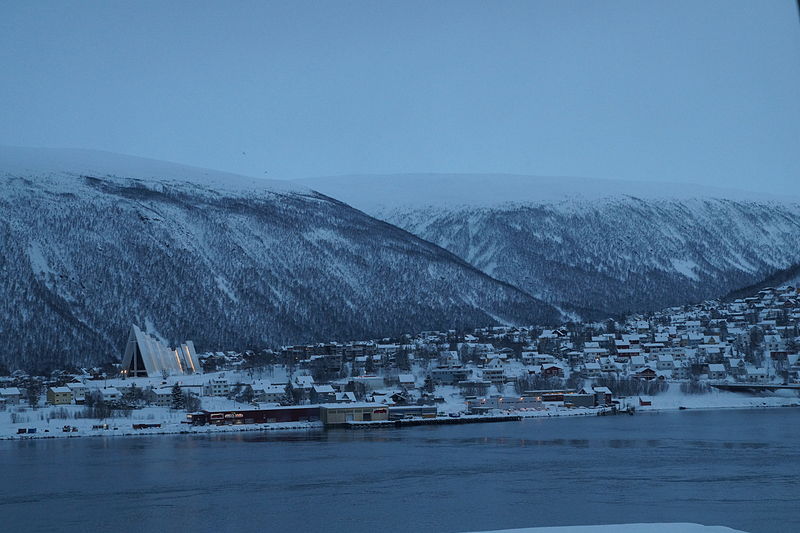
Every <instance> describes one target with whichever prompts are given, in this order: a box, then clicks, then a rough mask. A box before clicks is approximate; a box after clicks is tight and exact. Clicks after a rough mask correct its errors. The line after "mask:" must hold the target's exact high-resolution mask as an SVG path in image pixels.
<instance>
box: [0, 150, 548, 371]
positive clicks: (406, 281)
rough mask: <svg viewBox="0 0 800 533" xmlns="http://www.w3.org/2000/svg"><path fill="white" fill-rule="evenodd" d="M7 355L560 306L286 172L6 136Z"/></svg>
mask: <svg viewBox="0 0 800 533" xmlns="http://www.w3.org/2000/svg"><path fill="white" fill-rule="evenodd" d="M0 249H2V250H3V254H1V255H0V274H2V277H1V278H0V279H2V281H0V316H2V317H3V320H2V322H0V346H2V348H0V362H5V363H7V364H8V366H10V367H27V368H32V367H39V368H42V367H47V366H48V365H53V364H57V365H62V364H65V363H67V362H69V363H76V364H86V363H93V362H98V361H103V360H107V359H109V358H111V357H113V356H118V355H119V353H120V350H121V348H122V344H123V342H124V340H125V334H126V331H127V328H128V327H129V326H130V324H131V323H132V322H135V323H139V324H142V325H145V326H147V327H148V328H149V329H150V330H151V332H154V333H157V334H161V335H162V336H164V337H166V338H167V339H169V340H172V341H175V340H178V339H181V340H182V339H185V338H191V339H192V340H194V341H195V343H196V345H197V346H198V348H199V349H201V350H202V349H236V348H246V347H263V346H267V345H275V344H279V343H288V342H311V341H319V340H326V339H330V338H337V339H348V338H364V337H373V336H382V335H389V334H398V333H402V332H405V331H415V330H421V329H428V328H448V327H464V326H474V325H478V324H486V323H496V322H498V321H502V322H511V323H514V322H524V323H533V322H553V321H555V320H557V318H558V313H557V312H556V311H555V310H554V309H553V308H551V307H550V306H548V305H545V304H543V303H542V302H540V301H538V300H536V299H534V298H532V297H531V296H530V295H528V294H526V293H524V292H523V291H520V290H519V289H517V288H515V287H512V286H510V285H508V284H506V283H503V282H499V281H497V280H495V279H492V278H491V277H489V276H487V275H486V274H484V273H482V272H480V271H478V270H476V269H475V268H473V267H472V266H470V265H468V264H467V263H465V262H464V261H462V260H461V259H459V258H458V257H456V256H454V255H453V254H451V253H449V252H447V251H445V250H443V249H442V248H439V247H438V246H436V245H433V244H431V243H428V242H426V241H423V240H421V239H419V238H417V237H414V236H413V235H411V234H409V233H407V232H405V231H403V230H401V229H399V228H396V227H394V226H392V225H390V224H387V223H385V222H382V221H379V220H376V219H374V218H371V217H369V216H367V215H365V214H363V213H362V212H360V211H357V210H355V209H352V208H350V207H349V206H347V205H345V204H342V203H341V202H338V201H336V200H333V199H331V198H328V197H326V196H324V195H321V194H319V193H315V192H312V191H310V190H308V189H305V188H304V187H300V186H297V185H292V184H289V183H286V182H268V181H260V180H252V179H248V178H241V177H238V176H232V175H227V174H223V173H219V172H215V171H208V170H202V169H194V168H190V167H182V166H180V165H174V164H168V163H161V162H154V161H149V160H144V159H139V158H130V157H125V156H116V155H113V154H105V153H95V152H84V151H58V150H29V149H17V148H0Z"/></svg>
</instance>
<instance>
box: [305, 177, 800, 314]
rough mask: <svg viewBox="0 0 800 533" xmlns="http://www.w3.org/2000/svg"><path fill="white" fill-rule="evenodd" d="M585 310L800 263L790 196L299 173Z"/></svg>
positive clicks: (612, 309) (638, 302)
mask: <svg viewBox="0 0 800 533" xmlns="http://www.w3.org/2000/svg"><path fill="white" fill-rule="evenodd" d="M299 181H300V183H302V184H304V185H308V186H309V187H311V188H313V189H315V190H319V191H321V192H323V193H324V194H329V195H331V196H334V197H336V198H339V199H341V200H342V201H345V202H348V203H351V205H353V206H354V207H356V208H358V209H361V210H363V211H365V212H366V213H369V214H370V215H373V216H375V217H377V218H381V219H383V220H386V221H388V222H391V223H392V224H395V225H398V226H400V227H402V228H404V229H406V230H408V231H410V232H411V233H414V234H415V235H417V236H419V237H422V238H423V239H426V240H429V241H431V242H434V243H436V244H438V245H440V246H442V247H444V248H446V249H448V250H450V251H451V252H453V253H455V254H456V255H458V256H460V257H462V258H464V259H465V260H466V261H468V262H470V263H471V264H472V265H474V266H475V267H477V268H479V269H481V270H483V271H484V272H486V273H488V274H489V275H491V276H493V277H496V278H498V279H502V280H504V281H507V282H509V283H511V284H514V285H516V286H518V287H519V288H521V289H522V290H524V291H527V292H529V293H531V294H533V295H535V296H537V297H540V298H542V299H544V300H546V301H548V302H551V303H553V304H556V305H560V306H565V307H569V308H572V309H576V310H578V311H579V312H580V313H581V314H582V315H583V316H585V317H602V316H604V315H608V314H612V313H622V312H626V311H638V310H651V309H658V308H662V307H665V306H671V305H678V304H683V303H688V302H692V301H696V300H700V299H704V298H707V297H716V296H722V295H724V294H726V293H728V292H729V291H731V290H734V289H737V288H739V287H743V286H746V285H750V284H752V283H755V282H757V281H759V280H761V279H763V278H764V277H765V276H767V275H769V274H770V273H772V272H774V271H775V270H777V269H781V268H786V267H788V266H789V265H791V264H794V263H797V262H798V261H800V202H798V201H797V200H796V199H778V198H776V197H770V196H768V195H766V194H762V195H757V194H753V193H748V192H741V191H732V190H724V189H712V188H701V187H694V186H692V187H688V186H685V185H677V184H652V183H635V182H624V181H612V180H586V179H575V178H569V179H567V178H563V179H561V178H532V177H524V176H504V175H493V176H475V175H466V176H458V175H416V176H366V177H365V176H360V177H339V178H318V179H310V180H299Z"/></svg>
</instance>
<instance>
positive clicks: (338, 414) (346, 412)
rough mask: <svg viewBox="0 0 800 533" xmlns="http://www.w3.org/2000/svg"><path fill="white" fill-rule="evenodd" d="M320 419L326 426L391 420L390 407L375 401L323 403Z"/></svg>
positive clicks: (320, 409)
mask: <svg viewBox="0 0 800 533" xmlns="http://www.w3.org/2000/svg"><path fill="white" fill-rule="evenodd" d="M319 414H320V420H322V423H323V424H325V425H326V426H341V425H345V424H347V423H348V422H373V421H378V420H389V409H388V408H387V407H386V406H385V405H380V404H374V403H356V404H351V403H348V404H336V405H322V406H320V408H319Z"/></svg>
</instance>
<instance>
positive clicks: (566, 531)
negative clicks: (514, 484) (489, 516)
mask: <svg viewBox="0 0 800 533" xmlns="http://www.w3.org/2000/svg"><path fill="white" fill-rule="evenodd" d="M476 533H477V532H476ZM484 533H745V532H744V531H741V530H738V529H731V528H729V527H725V526H703V525H700V524H688V523H674V524H664V523H661V524H613V525H605V526H563V527H530V528H522V529H503V530H498V531H487V532H484Z"/></svg>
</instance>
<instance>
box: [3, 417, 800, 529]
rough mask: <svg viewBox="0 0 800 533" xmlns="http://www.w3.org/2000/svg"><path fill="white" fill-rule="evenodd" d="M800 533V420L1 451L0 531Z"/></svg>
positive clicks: (596, 423)
mask: <svg viewBox="0 0 800 533" xmlns="http://www.w3.org/2000/svg"><path fill="white" fill-rule="evenodd" d="M662 521H664V522H666V521H686V522H699V523H704V524H721V525H727V526H730V527H733V528H737V529H743V530H746V531H750V532H752V533H760V532H800V410H796V409H772V410H763V411H716V412H713V411H707V412H692V411H686V412H680V413H669V414H656V415H637V416H634V417H628V416H618V417H596V418H595V417H593V418H575V419H550V420H529V421H524V422H509V423H500V424H473V425H461V426H440V427H419V428H408V429H403V430H372V431H347V430H341V431H330V432H322V431H319V432H309V433H283V434H269V435H265V434H253V433H247V434H238V435H226V436H218V437H197V436H192V437H189V436H163V437H147V438H97V439H69V440H48V441H44V440H40V441H26V442H3V443H0V531H9V532H11V531H179V530H183V531H192V532H195V531H236V532H244V531H255V530H256V529H258V530H261V531H293V532H309V531H347V532H352V533H358V532H362V531H364V532H383V531H470V530H480V529H491V528H494V529H499V528H511V527H523V526H545V525H572V524H592V523H594V524H601V523H621V522H662Z"/></svg>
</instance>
